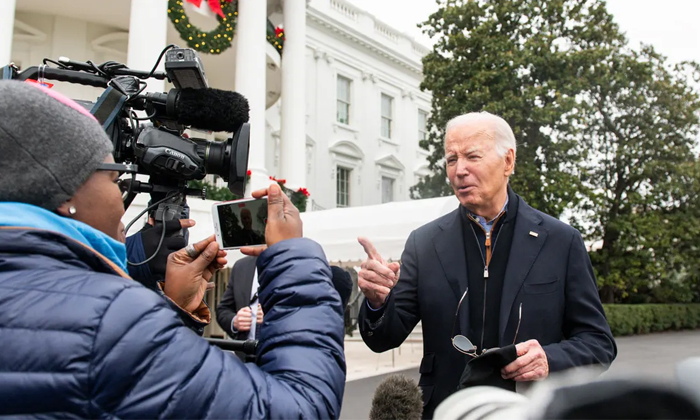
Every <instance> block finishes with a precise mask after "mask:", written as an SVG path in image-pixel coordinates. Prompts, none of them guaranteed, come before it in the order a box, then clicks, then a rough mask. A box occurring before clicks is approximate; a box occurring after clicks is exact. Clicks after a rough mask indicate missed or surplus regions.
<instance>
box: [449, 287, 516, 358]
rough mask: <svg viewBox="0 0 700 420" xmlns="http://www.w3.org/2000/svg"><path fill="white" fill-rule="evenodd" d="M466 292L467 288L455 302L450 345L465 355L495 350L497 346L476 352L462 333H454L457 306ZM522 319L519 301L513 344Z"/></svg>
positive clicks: (460, 303)
mask: <svg viewBox="0 0 700 420" xmlns="http://www.w3.org/2000/svg"><path fill="white" fill-rule="evenodd" d="M467 292H469V288H467V290H465V291H464V294H463V295H462V298H461V299H459V303H458V304H457V312H456V313H455V319H454V321H453V322H452V346H454V348H455V349H457V351H459V352H461V353H464V354H466V355H467V356H470V357H478V356H480V355H482V354H484V353H486V352H488V351H491V350H497V349H498V347H494V348H491V349H482V350H481V354H478V352H477V347H476V346H475V345H474V344H472V342H471V341H470V340H469V339H468V338H467V337H465V336H463V335H462V334H458V335H455V327H456V326H457V318H458V317H459V308H460V307H461V306H462V301H463V300H464V298H465V297H466V296H467ZM522 319H523V304H522V302H521V303H520V307H519V308H518V326H517V328H516V329H515V337H513V344H515V340H517V339H518V331H520V321H522Z"/></svg>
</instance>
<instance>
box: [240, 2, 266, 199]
mask: <svg viewBox="0 0 700 420" xmlns="http://www.w3.org/2000/svg"><path fill="white" fill-rule="evenodd" d="M266 26H267V1H263V0H239V1H238V19H237V23H236V35H235V36H236V37H237V38H238V39H237V41H236V45H237V48H236V91H237V92H239V93H240V94H241V95H243V96H245V97H246V99H248V104H249V105H250V153H249V157H248V169H250V170H251V171H252V175H251V178H250V185H249V187H248V191H250V190H251V189H252V190H256V189H259V188H265V187H267V186H268V185H269V184H270V179H269V175H268V173H267V165H266V162H265V105H266V104H265V75H266V72H267V58H266V56H265V43H266V42H267V36H266V35H267V29H266Z"/></svg>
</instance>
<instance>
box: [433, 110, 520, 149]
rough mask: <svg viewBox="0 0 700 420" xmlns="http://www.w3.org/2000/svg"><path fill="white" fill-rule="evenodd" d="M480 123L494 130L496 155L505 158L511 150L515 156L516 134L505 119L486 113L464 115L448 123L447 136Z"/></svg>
mask: <svg viewBox="0 0 700 420" xmlns="http://www.w3.org/2000/svg"><path fill="white" fill-rule="evenodd" d="M479 123H481V124H486V125H488V126H489V127H490V128H491V129H492V130H493V135H494V137H495V138H494V146H495V148H496V153H498V155H499V156H501V157H503V156H505V155H506V153H508V150H509V149H513V154H515V152H516V148H517V146H516V144H515V134H513V129H511V128H510V126H509V125H508V123H507V122H506V120H504V119H503V118H501V117H499V116H498V115H494V114H490V113H488V112H485V111H482V112H470V113H468V114H462V115H460V116H457V117H454V118H452V119H451V120H450V121H448V122H447V126H446V127H445V134H447V133H448V132H449V131H450V130H452V129H455V128H458V127H464V126H467V125H472V124H479Z"/></svg>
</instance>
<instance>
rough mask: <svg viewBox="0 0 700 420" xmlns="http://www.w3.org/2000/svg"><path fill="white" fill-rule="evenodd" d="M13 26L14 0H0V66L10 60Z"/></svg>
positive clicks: (8, 62) (3, 65)
mask: <svg viewBox="0 0 700 420" xmlns="http://www.w3.org/2000/svg"><path fill="white" fill-rule="evenodd" d="M14 28H15V0H0V67H5V66H6V65H8V64H10V60H12V39H13V38H14V36H13V34H14Z"/></svg>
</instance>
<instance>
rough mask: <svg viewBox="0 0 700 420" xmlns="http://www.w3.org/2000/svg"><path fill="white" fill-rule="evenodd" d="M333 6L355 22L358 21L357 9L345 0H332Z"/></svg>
mask: <svg viewBox="0 0 700 420" xmlns="http://www.w3.org/2000/svg"><path fill="white" fill-rule="evenodd" d="M331 8H332V9H333V10H335V11H336V12H338V13H340V14H341V15H343V16H345V17H346V18H348V19H350V20H352V21H353V22H357V10H355V9H354V8H353V7H352V6H350V5H349V4H347V3H345V2H344V1H341V0H331Z"/></svg>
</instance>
